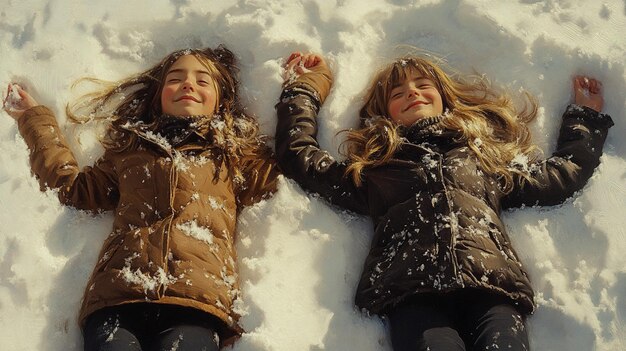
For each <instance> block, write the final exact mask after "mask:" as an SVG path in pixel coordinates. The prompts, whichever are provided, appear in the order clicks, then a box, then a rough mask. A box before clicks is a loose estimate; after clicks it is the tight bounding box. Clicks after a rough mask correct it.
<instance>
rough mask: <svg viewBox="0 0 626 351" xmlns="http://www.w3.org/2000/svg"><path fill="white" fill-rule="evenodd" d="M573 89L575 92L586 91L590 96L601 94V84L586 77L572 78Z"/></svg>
mask: <svg viewBox="0 0 626 351" xmlns="http://www.w3.org/2000/svg"><path fill="white" fill-rule="evenodd" d="M574 88H575V89H576V90H579V89H580V90H587V91H589V92H590V93H591V94H601V93H602V82H600V81H599V80H597V79H595V78H590V77H587V76H576V77H574Z"/></svg>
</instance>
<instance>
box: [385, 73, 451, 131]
mask: <svg viewBox="0 0 626 351" xmlns="http://www.w3.org/2000/svg"><path fill="white" fill-rule="evenodd" d="M387 112H388V113H389V117H390V118H391V119H392V120H393V121H394V122H396V123H398V124H401V125H404V126H410V125H412V124H413V123H415V122H416V121H418V120H420V119H422V118H425V117H434V116H438V115H440V114H442V113H443V100H442V98H441V94H440V93H439V91H438V90H437V87H436V85H435V83H434V82H433V81H432V80H430V79H429V78H426V77H424V76H423V75H422V74H420V73H419V72H417V71H413V72H411V74H409V75H407V76H406V79H404V81H401V82H399V83H398V84H397V85H395V86H394V87H393V89H392V90H391V95H390V96H389V99H388V101H387Z"/></svg>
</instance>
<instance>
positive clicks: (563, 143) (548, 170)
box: [501, 105, 613, 208]
mask: <svg viewBox="0 0 626 351" xmlns="http://www.w3.org/2000/svg"><path fill="white" fill-rule="evenodd" d="M611 126H613V120H612V119H611V117H610V116H609V115H606V114H600V113H598V112H596V111H595V110H593V109H590V108H588V107H581V106H578V105H570V106H568V108H567V110H566V111H565V113H564V115H563V122H562V124H561V129H560V132H559V137H558V139H557V147H556V151H555V152H554V153H553V154H552V156H551V157H550V158H548V159H546V160H543V161H541V162H537V163H535V164H532V165H529V169H530V172H531V179H532V180H531V181H529V180H527V179H518V180H516V181H515V185H514V189H513V190H512V191H511V192H510V193H509V194H508V195H506V196H505V197H504V198H503V199H502V203H501V204H502V208H510V207H520V206H522V205H528V206H535V205H541V206H550V205H557V204H560V203H562V202H563V201H565V200H566V199H568V198H569V197H571V196H572V195H574V193H575V192H576V191H578V190H580V189H582V188H583V187H584V186H585V184H586V183H587V180H589V178H590V177H591V176H592V175H593V172H594V170H595V168H596V167H597V166H598V165H599V164H600V156H602V147H603V145H604V141H605V140H606V136H607V133H608V130H609V128H610V127H611ZM520 178H521V177H520Z"/></svg>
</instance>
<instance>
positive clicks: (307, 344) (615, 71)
mask: <svg viewBox="0 0 626 351" xmlns="http://www.w3.org/2000/svg"><path fill="white" fill-rule="evenodd" d="M1 2H2V4H1V5H0V87H2V88H4V86H6V83H8V82H10V81H18V82H21V83H22V84H24V85H25V86H27V87H28V88H29V89H30V91H31V92H33V94H34V96H35V97H36V98H37V99H38V100H39V101H40V102H41V103H44V104H46V105H48V106H51V107H52V108H53V109H54V110H55V111H56V112H57V114H58V119H59V121H60V122H61V124H62V125H63V126H64V128H65V132H66V135H67V136H68V138H69V140H70V142H71V143H72V147H73V149H74V150H75V153H76V155H77V157H78V158H79V162H80V163H81V164H84V165H87V164H89V163H91V162H93V161H94V160H95V159H96V158H97V157H98V156H99V155H100V153H101V152H102V149H101V147H100V146H99V145H98V143H97V141H96V140H97V139H96V137H95V135H94V132H93V127H92V126H75V125H69V124H66V119H65V116H64V114H63V111H64V106H65V103H67V102H68V101H71V100H72V99H73V98H74V97H76V96H77V94H78V92H72V91H71V90H70V85H71V83H72V82H73V81H75V80H76V79H78V78H80V77H84V76H96V77H100V78H105V79H118V78H122V77H125V76H128V75H129V74H131V73H134V72H138V71H139V70H142V69H144V68H147V67H148V66H150V65H152V64H153V63H155V62H156V61H157V60H159V59H160V58H161V57H162V56H164V55H166V54H167V53H169V52H170V51H172V50H174V49H179V48H183V47H203V46H217V44H219V43H225V44H226V45H227V46H228V47H230V48H231V49H232V50H233V51H234V52H235V53H236V54H237V55H238V57H239V59H240V62H241V68H242V74H241V79H242V84H243V89H242V94H243V99H244V101H245V103H246V105H247V106H248V107H249V110H250V112H252V113H254V114H256V115H257V116H258V117H259V120H260V122H261V124H262V130H263V131H264V132H265V133H268V134H272V135H273V129H274V126H275V112H274V108H273V106H274V104H275V102H276V100H277V98H278V95H279V92H280V83H281V78H280V65H281V58H283V57H285V56H287V55H288V54H289V53H290V52H291V51H292V50H302V51H316V52H320V53H323V54H325V55H326V56H327V57H329V60H330V62H331V64H332V68H333V70H334V72H335V78H336V82H335V86H334V87H333V90H332V93H331V95H330V97H329V99H328V100H327V103H326V105H325V106H324V108H323V110H322V112H321V116H320V120H321V123H320V124H321V127H320V142H321V144H322V146H323V147H325V148H327V149H328V150H330V151H331V153H333V154H334V155H337V151H336V150H337V147H338V145H339V143H340V142H341V140H342V137H341V136H336V133H337V132H338V131H339V130H341V129H344V128H349V127H353V126H356V124H357V110H358V108H359V107H360V104H361V102H360V101H361V100H360V97H361V94H362V93H363V89H364V88H365V86H366V84H367V82H368V81H369V79H370V77H371V76H372V73H373V72H374V70H375V69H376V68H377V67H379V66H380V64H381V63H382V62H385V61H386V60H388V59H390V58H393V57H394V56H397V55H400V54H402V53H404V52H406V51H407V50H412V49H415V48H419V49H422V50H426V51H429V52H433V53H435V54H438V55H440V56H445V57H446V58H447V60H448V61H449V63H450V65H451V66H453V67H456V68H458V69H459V70H460V71H461V72H465V73H468V72H472V70H473V69H475V70H476V71H477V72H481V73H485V74H486V75H487V76H488V77H490V78H491V79H492V80H493V81H494V82H495V83H497V84H499V85H502V86H505V87H507V88H509V89H511V90H513V91H517V90H518V89H520V88H525V89H527V90H528V91H530V92H531V93H532V94H534V95H536V96H537V97H538V99H539V101H540V105H541V113H540V116H539V118H538V120H537V121H536V122H535V123H534V125H533V127H532V129H533V132H534V136H535V141H536V142H537V143H538V144H539V145H540V147H541V148H542V149H544V150H545V151H546V153H548V154H549V153H550V152H551V150H552V149H553V147H554V142H555V139H556V133H557V128H558V126H559V121H560V114H561V112H562V111H563V110H564V108H565V106H566V105H567V103H568V102H569V101H570V99H571V83H570V82H571V78H572V76H573V75H574V74H580V73H586V74H590V75H592V76H594V77H597V78H599V79H600V80H602V81H603V83H604V90H605V101H606V103H605V112H607V113H609V114H610V115H612V117H613V119H614V120H615V122H616V126H615V127H614V128H612V129H611V131H610V133H609V136H608V140H607V144H606V146H605V154H604V156H603V158H602V164H601V165H600V167H599V168H598V170H597V172H596V173H595V175H594V177H593V178H592V179H591V180H590V182H589V183H588V185H587V186H586V187H585V189H584V190H583V191H582V192H581V193H580V194H578V195H577V196H575V197H574V198H573V199H570V200H568V201H567V202H566V203H565V204H563V205H561V206H556V207H550V208H525V209H520V210H517V211H514V212H510V213H506V214H505V221H506V223H507V225H508V227H509V230H510V235H511V236H512V240H513V241H514V244H515V247H516V248H517V251H518V252H519V254H520V255H521V256H522V259H523V261H524V263H525V264H526V266H527V267H528V269H529V271H530V274H531V276H532V280H533V282H534V286H535V288H536V291H537V293H538V299H537V301H538V304H539V308H538V311H537V313H536V314H535V315H534V316H532V317H531V318H530V319H529V327H530V336H531V342H532V346H533V348H534V350H572V351H589V350H599V351H609V350H615V351H618V350H626V255H625V254H624V253H625V252H626V216H625V215H624V213H625V211H626V210H625V209H626V159H625V157H626V140H625V139H624V137H623V136H624V135H626V113H625V112H624V111H626V99H625V97H624V96H625V92H626V72H625V70H624V68H625V67H624V66H625V64H626V61H625V58H626V37H625V36H624V32H626V1H624V0H605V1H588V0H544V1H540V0H519V1H502V0H472V1H470V0H439V1H437V0H422V1H419V0H415V1H409V0H388V1H375V0H371V1H366V0H329V1H325V0H317V1H315V0H267V1H263V0H241V1H235V0H219V1H217V0H216V1H199V0H198V1H194V0H170V1H165V0H154V1H147V0H146V1H126V0H111V1H97V2H96V1H78V0H2V1H1ZM407 45H408V47H407ZM1 84H5V85H4V86H2V85H1ZM111 223H112V219H111V216H110V215H109V214H103V215H99V216H96V217H94V216H92V215H90V214H87V213H81V212H79V211H76V210H73V209H70V208H66V207H63V206H61V205H59V203H58V201H57V199H56V197H55V195H54V194H53V193H51V192H47V193H42V192H40V191H39V188H38V185H37V183H36V181H35V179H33V178H32V177H31V176H30V170H29V167H28V153H27V150H26V146H25V144H24V143H23V141H22V140H21V137H20V136H19V134H18V132H17V128H16V126H15V123H14V122H13V120H12V119H10V118H9V117H8V115H6V113H4V112H1V113H0V344H1V345H2V347H1V348H2V349H3V350H45V351H50V350H59V351H61V350H80V349H81V347H82V337H81V335H80V330H79V329H78V326H77V324H76V314H77V311H78V308H79V305H80V299H81V296H82V292H83V289H84V285H85V284H86V280H87V278H88V275H89V273H90V271H91V269H92V267H93V264H94V262H95V260H96V258H97V257H96V255H97V252H98V250H99V248H100V245H101V244H102V241H103V239H104V237H105V236H106V235H107V234H108V231H109V229H110V227H111ZM371 234H372V231H371V224H370V222H369V220H368V219H365V218H362V217H355V216H353V215H351V214H349V213H343V212H341V211H339V210H338V209H336V208H332V207H329V206H328V205H326V204H325V203H324V202H323V201H320V200H319V199H317V198H314V197H311V196H307V194H305V193H304V192H303V191H302V190H301V189H300V188H299V187H298V186H297V185H295V184H294V183H292V182H291V181H287V180H285V181H283V182H282V183H281V186H280V190H279V191H278V193H277V194H276V195H275V196H274V197H273V198H272V199H270V200H268V201H265V202H262V203H259V204H257V205H256V206H254V207H251V208H249V209H247V210H245V211H244V212H243V214H242V216H241V218H240V226H239V234H238V243H237V247H238V250H239V265H240V268H241V277H240V279H241V282H242V287H243V293H244V304H245V309H246V314H245V315H244V317H243V319H242V324H243V326H244V327H245V329H246V330H247V331H248V332H247V333H246V334H245V335H244V336H243V338H241V339H240V340H239V341H238V342H237V343H236V344H235V345H234V346H233V348H232V349H233V350H237V351H244V350H246V351H248V350H250V351H261V350H289V351H293V350H296V351H298V350H332V351H337V350H339V351H352V350H371V351H378V350H390V346H389V341H388V336H387V330H386V326H385V324H384V322H383V321H382V320H380V319H379V318H378V317H370V316H367V315H365V314H363V313H361V312H360V311H359V310H357V309H356V308H354V307H353V295H354V290H355V286H356V283H357V280H358V277H359V274H360V269H361V264H362V261H363V258H364V256H365V254H366V251H367V249H368V247H369V240H370V238H371Z"/></svg>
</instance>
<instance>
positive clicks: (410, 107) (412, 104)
mask: <svg viewBox="0 0 626 351" xmlns="http://www.w3.org/2000/svg"><path fill="white" fill-rule="evenodd" d="M426 104H427V103H426V102H424V101H415V102H412V103H411V104H410V105H409V106H407V108H405V109H404V111H403V112H406V111H408V110H410V109H412V108H413V107H415V106H419V105H426Z"/></svg>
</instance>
